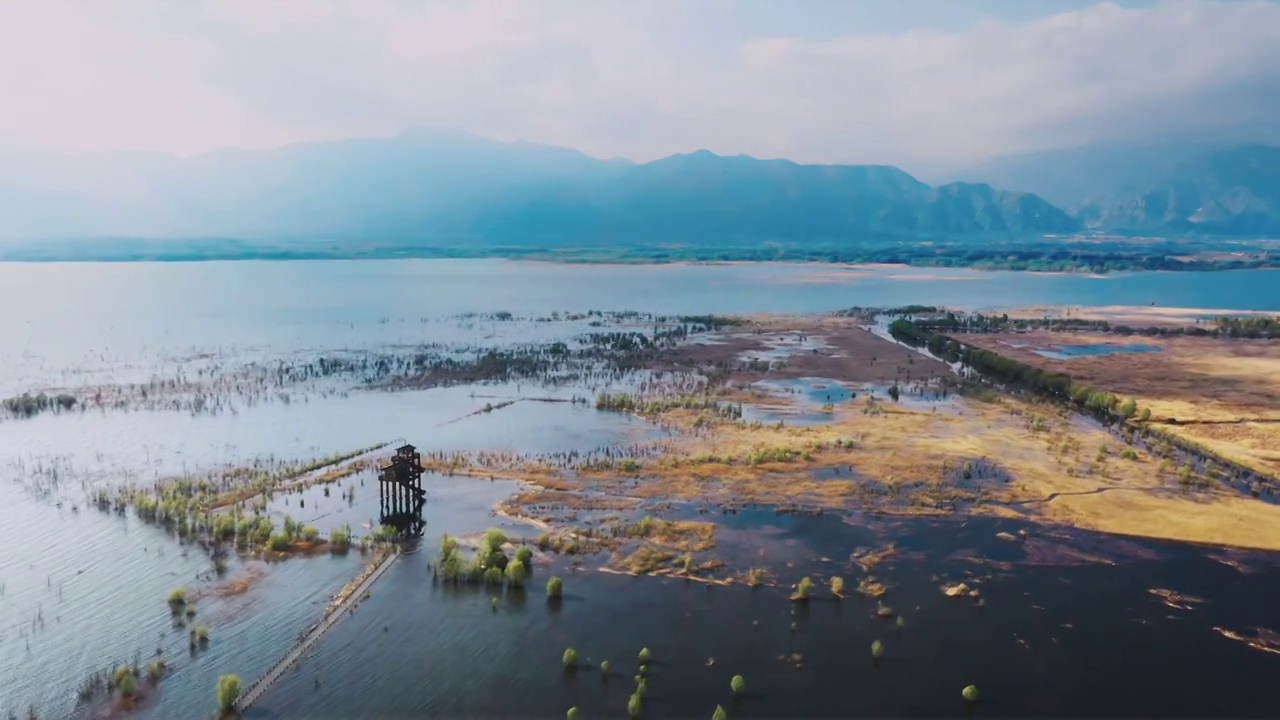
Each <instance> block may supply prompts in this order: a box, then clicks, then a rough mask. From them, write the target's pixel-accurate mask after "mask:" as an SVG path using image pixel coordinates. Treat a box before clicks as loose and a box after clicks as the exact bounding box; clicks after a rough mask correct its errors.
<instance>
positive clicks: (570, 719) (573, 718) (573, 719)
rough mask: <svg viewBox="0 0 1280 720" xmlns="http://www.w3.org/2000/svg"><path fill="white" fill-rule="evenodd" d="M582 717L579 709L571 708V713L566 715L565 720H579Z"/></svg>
mask: <svg viewBox="0 0 1280 720" xmlns="http://www.w3.org/2000/svg"><path fill="white" fill-rule="evenodd" d="M580 715H581V713H579V712H578V708H576V707H571V708H569V711H568V712H566V713H565V714H564V720H578V718H579V717H580Z"/></svg>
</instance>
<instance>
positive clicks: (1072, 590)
mask: <svg viewBox="0 0 1280 720" xmlns="http://www.w3.org/2000/svg"><path fill="white" fill-rule="evenodd" d="M731 522H732V523H734V524H736V525H738V526H739V527H740V529H741V531H742V533H743V535H742V541H743V542H745V543H747V544H748V545H751V544H754V543H757V542H760V541H759V540H756V539H755V538H758V537H764V538H767V539H766V540H764V542H765V543H766V544H767V545H768V546H770V547H773V546H777V547H782V548H794V559H792V560H791V561H790V562H791V563H792V565H793V567H791V568H789V569H788V570H787V571H786V572H787V573H788V575H787V576H786V577H784V578H783V580H784V581H789V582H790V581H795V580H797V579H798V578H799V577H800V576H801V575H804V574H809V575H812V576H813V577H814V579H815V580H816V581H819V585H818V587H817V588H816V589H815V591H814V599H813V600H811V601H809V602H808V603H802V604H794V603H791V602H790V601H788V599H787V597H786V595H787V592H788V591H787V589H786V588H761V589H756V590H752V589H749V588H746V587H745V586H731V587H712V586H708V585H704V584H701V583H697V582H691V581H685V580H681V579H674V578H667V579H658V578H635V577H627V576H617V575H609V574H602V573H591V572H585V573H568V574H566V573H565V571H564V569H563V568H560V569H556V570H554V572H559V573H561V574H563V575H564V577H565V588H566V590H565V592H566V597H565V599H564V601H563V602H561V603H559V604H558V605H549V604H548V601H547V599H546V597H545V596H544V594H543V593H542V591H541V588H540V583H541V582H542V581H544V580H545V578H546V577H547V575H548V574H549V573H550V572H552V571H553V570H552V569H549V568H545V567H539V568H538V570H537V571H536V578H535V582H534V586H533V587H531V588H530V589H528V590H525V591H518V592H514V593H513V592H508V593H507V594H506V595H505V596H504V598H503V599H502V601H501V602H500V603H499V605H498V607H497V610H496V611H495V610H493V609H492V608H491V607H490V603H489V598H490V596H491V595H492V592H489V591H484V590H481V589H472V588H455V587H452V586H447V585H443V584H435V583H433V582H432V578H431V574H430V572H429V570H428V565H427V562H428V559H429V556H430V554H431V553H432V552H433V548H434V544H433V543H424V545H423V547H422V552H420V553H418V554H416V555H414V556H412V557H409V558H406V562H403V563H400V564H398V565H397V566H396V567H394V568H393V570H392V572H391V573H389V574H388V576H387V577H386V578H385V579H384V581H383V583H382V584H381V585H379V587H378V588H377V589H376V591H375V593H374V595H373V597H372V598H371V599H370V600H369V601H367V602H366V603H365V604H363V605H361V607H360V610H359V612H357V613H356V614H355V615H354V616H353V617H351V618H349V619H348V620H345V621H344V622H343V623H341V624H340V625H339V626H338V627H337V628H336V629H335V630H334V631H333V632H332V633H331V634H330V635H328V636H327V637H326V638H325V639H324V640H322V641H321V643H320V644H319V645H318V646H317V650H316V652H315V655H314V657H311V658H309V659H308V660H307V661H306V663H305V665H304V666H303V667H302V669H300V670H299V671H298V672H296V673H292V674H290V675H289V677H288V679H287V680H285V681H282V682H281V683H280V684H279V685H277V686H276V687H275V688H273V689H272V690H271V691H270V692H269V693H268V694H267V695H266V697H265V698H264V699H263V701H262V702H261V704H260V705H259V706H255V707H254V708H252V709H251V710H250V712H249V713H248V717H262V718H266V717H282V718H285V717H335V718H336V717H422V716H433V717H485V716H506V717H556V716H560V715H562V714H563V713H564V712H565V710H566V709H568V708H569V707H571V706H577V707H579V708H580V709H581V710H582V711H583V713H584V715H585V716H589V717H624V716H625V707H626V702H627V697H628V695H629V693H630V690H631V688H632V687H633V684H634V683H633V681H632V680H631V676H632V675H634V674H635V672H636V668H637V665H638V661H637V659H636V656H637V653H638V651H639V650H640V648H642V647H648V648H650V649H651V650H652V653H653V660H652V661H650V662H649V671H650V672H649V676H650V677H649V680H648V687H649V694H648V695H647V696H646V698H645V715H646V716H648V717H664V716H667V717H697V716H709V715H710V713H711V711H712V710H713V709H714V708H715V706H716V705H717V704H721V705H723V706H724V707H726V708H727V709H729V710H730V712H731V713H732V716H734V717H739V716H742V717H800V716H810V717H844V716H859V715H870V716H913V717H937V716H950V715H961V714H963V713H964V711H965V707H964V703H963V701H962V700H961V698H960V690H961V689H962V688H963V687H964V686H965V685H968V684H971V683H972V684H976V685H977V686H978V687H979V688H980V690H981V692H982V697H983V700H982V702H981V703H980V704H979V705H978V706H977V707H976V709H975V712H976V714H978V715H993V716H1026V715H1052V716H1098V715H1107V716H1124V715H1132V716H1138V715H1142V716H1152V715H1156V716H1165V717H1172V716H1179V717H1191V716H1207V715H1229V716H1237V717H1242V716H1252V717H1262V716H1267V715H1269V714H1270V713H1271V712H1272V707H1273V706H1272V702H1271V697H1270V696H1271V693H1270V690H1269V685H1268V681H1267V678H1269V677H1270V675H1271V674H1273V673H1274V671H1275V669H1276V667H1277V665H1276V663H1277V659H1276V656H1274V655H1270V654H1267V653H1264V652H1260V651H1258V650H1254V649H1251V648H1248V647H1246V646H1245V645H1244V644H1242V643H1239V642H1235V641H1232V640H1229V639H1226V638H1224V637H1223V636H1221V635H1220V634H1219V633H1217V632H1215V631H1214V629H1213V628H1214V626H1215V625H1223V624H1228V625H1230V626H1231V627H1235V628H1241V627H1248V626H1251V625H1265V624H1266V623H1268V622H1273V619H1274V616H1273V615H1272V614H1271V613H1270V612H1269V611H1268V609H1267V606H1266V600H1265V598H1266V597H1268V596H1269V595H1270V594H1271V593H1274V592H1276V591H1280V585H1278V584H1277V583H1278V582H1280V579H1278V578H1277V577H1276V575H1275V574H1274V573H1259V574H1248V575H1246V574H1242V573H1240V572H1238V571H1237V570H1236V569H1233V568H1231V567H1228V566H1227V565H1225V564H1222V563H1221V562H1217V561H1215V560H1212V559H1209V558H1208V557H1206V555H1205V552H1204V551H1202V550H1199V549H1195V548H1187V547H1176V546H1170V545H1163V544H1150V543H1140V544H1138V545H1139V548H1138V549H1137V550H1135V548H1134V547H1131V546H1129V544H1125V546H1124V552H1121V553H1118V554H1117V553H1112V554H1110V555H1108V553H1107V552H1106V550H1105V549H1104V548H1105V546H1106V545H1107V544H1108V543H1107V542H1106V541H1105V540H1094V541H1092V542H1093V544H1096V545H1097V546H1099V547H1092V546H1091V545H1090V541H1089V540H1088V539H1086V540H1084V541H1083V542H1084V545H1083V546H1084V547H1086V548H1088V549H1089V552H1091V553H1093V555H1094V557H1095V558H1100V559H1102V560H1105V562H1092V563H1087V564H1077V565H1061V564H1055V565H1046V564H1033V563H1029V562H1018V559H1019V556H1024V555H1027V552H1026V551H1025V550H1024V549H1022V548H1021V547H1019V545H1020V544H1021V543H1019V542H1016V541H1015V542H1010V541H1004V540H999V539H995V537H994V533H996V532H999V531H1011V532H1016V531H1017V530H1018V529H1020V526H1018V525H1016V524H1014V523H1012V522H993V521H970V522H968V523H965V524H960V523H956V522H930V521H920V520H913V521H896V522H893V523H891V524H886V525H884V526H883V527H880V528H878V529H877V530H875V531H872V530H870V529H868V528H865V527H858V526H854V525H851V524H849V523H848V522H845V521H843V520H842V519H841V518H838V517H835V516H822V517H809V516H794V515H792V516H776V517H773V518H770V517H769V516H768V514H767V513H764V514H763V516H753V515H750V514H747V515H738V516H736V518H735V519H733V520H731ZM736 537H737V536H735V535H734V534H733V533H729V534H728V535H726V537H725V538H724V542H726V543H728V544H731V545H732V544H733V543H735V542H737V540H736V539H735V538H736ZM888 537H891V538H893V539H894V540H896V541H897V543H898V554H897V555H896V556H891V557H890V558H889V559H887V560H886V561H884V562H883V563H882V564H881V565H880V566H878V567H876V568H874V569H873V572H874V574H875V576H876V577H877V578H879V579H881V580H882V581H884V582H885V583H887V584H888V585H889V586H890V590H889V593H888V594H887V595H886V596H884V597H883V598H882V599H881V602H883V604H884V605H886V606H891V607H892V608H894V613H895V615H896V614H898V613H900V614H901V615H902V616H903V618H904V627H903V629H902V630H901V632H899V631H898V630H897V629H895V626H894V623H893V622H892V621H889V620H884V619H881V618H878V617H876V613H875V610H876V608H877V603H876V601H875V600H869V599H858V598H857V597H856V596H854V597H847V598H846V599H845V600H843V601H836V600H834V599H832V598H831V596H830V592H829V591H828V590H826V589H825V588H824V587H822V584H821V581H822V580H823V579H824V577H825V576H826V575H827V574H835V573H838V574H842V575H844V576H845V577H846V578H847V579H849V580H851V581H853V580H854V579H855V578H856V577H857V575H858V572H857V571H855V570H854V569H853V566H852V564H851V563H850V562H849V561H848V560H847V558H848V557H849V554H850V553H851V552H852V551H854V550H855V549H856V548H857V547H858V546H859V545H861V544H864V543H866V542H867V541H869V540H871V539H873V538H876V539H878V540H881V541H882V540H885V539H886V538H888ZM1029 542H1030V541H1028V543H1029ZM1046 542H1050V543H1057V542H1059V540H1057V539H1052V538H1047V539H1046ZM1064 542H1066V541H1064ZM1081 542H1082V541H1080V540H1079V539H1077V540H1076V541H1075V543H1076V545H1079V544H1080V543H1081ZM1070 544H1071V543H1070V542H1068V545H1070ZM1079 552H1080V551H1079V549H1078V548H1077V554H1078V553H1079ZM1000 554H1003V555H1005V556H1007V557H1008V558H1009V560H1008V561H1005V562H1008V563H1010V564H1007V565H1005V564H1002V563H1001V562H999V561H997V562H996V563H995V566H992V565H989V564H982V563H976V562H974V561H973V560H974V558H976V557H982V556H983V555H997V556H999V555H1000ZM1134 555H1138V556H1139V557H1142V558H1146V559H1133V556H1134ZM823 556H826V557H830V558H832V561H831V562H822V561H816V562H815V561H814V560H813V558H815V557H823ZM1023 559H1024V560H1025V558H1023ZM1111 563H1115V564H1111ZM946 578H950V579H956V580H960V579H967V580H968V581H969V582H970V583H972V584H973V586H974V587H977V588H980V591H981V599H982V604H981V605H980V604H979V603H978V602H977V601H976V600H974V599H972V598H968V597H963V598H952V597H947V596H946V595H944V594H943V593H942V592H941V591H940V589H939V588H940V582H941V580H942V579H946ZM1171 578H1177V580H1176V584H1175V585H1173V586H1172V587H1173V589H1175V590H1176V591H1178V592H1180V593H1184V594H1187V595H1191V596H1198V597H1200V598H1205V599H1206V601H1205V602H1203V603H1199V604H1196V605H1195V606H1194V607H1193V609H1191V610H1177V609H1173V608H1171V607H1169V606H1167V605H1165V604H1164V602H1163V600H1162V598H1161V597H1159V596H1157V595H1155V594H1153V593H1152V592H1150V591H1151V589H1153V588H1162V587H1170V586H1169V583H1170V582H1175V581H1174V580H1172V579H1171ZM853 584H855V583H853V582H851V584H850V586H849V587H850V588H851V587H852V585H853ZM847 592H849V589H848V588H847ZM793 608H794V609H795V613H794V614H793V613H792V611H793ZM757 622H758V626H757V625H756V623H757ZM793 622H794V623H795V630H794V631H793V630H792V629H791V628H792V623H793ZM877 639H879V640H881V641H883V643H884V645H885V647H886V653H885V656H884V658H883V659H882V660H881V661H880V662H879V663H873V662H872V657H871V652H870V646H871V643H872V641H873V640H877ZM566 647H573V648H575V650H576V651H577V654H578V657H579V658H580V659H583V660H585V659H590V660H591V661H592V662H593V663H597V664H598V663H599V661H601V660H605V659H607V660H609V661H610V665H611V668H610V671H611V674H610V677H609V678H608V679H605V678H603V677H602V675H601V673H600V671H599V670H598V666H597V667H594V668H593V669H590V670H588V669H580V670H578V671H576V672H569V673H566V672H564V671H563V669H562V668H561V666H560V656H561V653H562V652H563V650H564V649H565V648H566ZM793 654H798V655H799V656H800V659H801V662H800V666H799V667H796V664H795V662H794V661H793V660H792V655H793ZM713 659H714V661H713V662H712V660H713ZM735 674H741V675H743V676H744V677H745V678H746V680H747V687H748V690H747V692H746V693H745V694H744V696H743V697H742V698H741V699H740V700H737V701H735V700H734V698H733V694H732V692H731V690H730V688H729V680H730V678H731V677H732V676H733V675H735ZM317 678H318V679H319V684H318V685H317ZM1207 688H1212V689H1211V690H1207Z"/></svg>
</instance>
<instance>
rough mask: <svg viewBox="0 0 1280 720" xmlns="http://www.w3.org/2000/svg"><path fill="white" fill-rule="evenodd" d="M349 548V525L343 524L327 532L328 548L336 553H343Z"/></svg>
mask: <svg viewBox="0 0 1280 720" xmlns="http://www.w3.org/2000/svg"><path fill="white" fill-rule="evenodd" d="M350 548H351V526H350V525H343V526H342V527H340V528H337V529H335V530H334V531H333V532H331V533H329V549H330V550H331V551H333V552H336V553H344V552H346V551H347V550H348V549H350Z"/></svg>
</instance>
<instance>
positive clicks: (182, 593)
mask: <svg viewBox="0 0 1280 720" xmlns="http://www.w3.org/2000/svg"><path fill="white" fill-rule="evenodd" d="M169 604H170V605H186V604H187V589H186V588H174V589H172V590H170V591H169Z"/></svg>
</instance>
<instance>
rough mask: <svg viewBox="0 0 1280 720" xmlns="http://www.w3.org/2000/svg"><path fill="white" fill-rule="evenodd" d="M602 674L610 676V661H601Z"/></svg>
mask: <svg viewBox="0 0 1280 720" xmlns="http://www.w3.org/2000/svg"><path fill="white" fill-rule="evenodd" d="M600 672H602V673H604V674H606V675H608V674H609V661H608V660H601V661H600Z"/></svg>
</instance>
